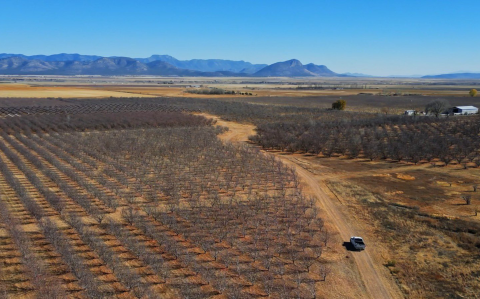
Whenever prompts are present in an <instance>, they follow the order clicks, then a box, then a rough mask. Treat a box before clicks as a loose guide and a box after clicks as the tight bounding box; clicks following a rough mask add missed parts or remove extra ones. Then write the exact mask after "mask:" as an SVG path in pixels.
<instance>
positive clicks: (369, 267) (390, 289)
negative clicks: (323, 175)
mask: <svg viewBox="0 0 480 299" xmlns="http://www.w3.org/2000/svg"><path fill="white" fill-rule="evenodd" d="M205 116H208V117H213V118H215V119H216V120H217V124H218V125H221V126H226V127H228V128H229V131H228V132H226V133H224V134H222V136H220V137H221V138H222V139H223V140H225V141H230V142H245V141H247V140H248V136H250V135H253V134H254V133H255V131H254V126H252V125H248V124H238V123H234V122H226V121H222V120H220V119H219V118H218V117H215V116H212V115H205ZM277 157H279V158H280V159H281V160H282V161H284V162H285V163H286V164H288V165H290V166H293V167H295V169H296V170H297V173H298V174H299V176H300V178H301V179H302V181H303V182H304V184H306V185H307V186H308V187H309V188H310V189H311V191H312V193H313V194H314V195H315V196H316V197H317V198H318V200H319V204H320V206H321V207H322V208H323V209H324V211H325V212H326V213H327V215H328V218H329V220H330V221H331V222H332V223H333V224H334V226H335V227H336V228H337V229H338V232H339V233H340V236H341V237H342V239H343V240H345V241H348V240H349V239H350V237H351V236H354V235H357V234H359V231H357V229H356V228H355V225H354V221H353V220H352V219H350V218H349V217H348V216H347V215H346V214H345V213H343V212H342V205H341V204H340V203H339V201H338V200H337V199H334V198H331V197H330V196H329V195H328V194H327V193H326V192H325V191H324V190H325V188H327V187H326V186H325V185H324V184H323V183H322V182H321V180H320V179H319V178H317V177H316V175H315V174H313V173H311V172H310V171H308V170H307V169H305V168H303V167H302V165H301V164H300V163H298V162H296V161H295V160H293V161H292V160H290V159H289V157H288V156H277ZM367 245H368V244H367ZM353 258H354V260H355V263H356V265H357V267H358V271H359V273H360V275H361V278H362V281H363V284H364V285H365V288H366V290H367V293H368V294H365V295H366V296H367V297H369V298H372V299H387V298H403V296H402V295H401V293H400V292H399V290H398V287H397V286H396V284H395V283H394V282H393V280H392V279H391V277H387V276H386V275H384V274H385V273H384V272H382V271H380V269H381V268H382V267H383V266H382V265H381V264H380V265H376V264H375V263H374V261H373V259H372V257H371V256H370V254H369V251H368V250H366V251H363V252H359V253H355V254H353ZM359 297H363V296H359Z"/></svg>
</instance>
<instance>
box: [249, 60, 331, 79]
mask: <svg viewBox="0 0 480 299" xmlns="http://www.w3.org/2000/svg"><path fill="white" fill-rule="evenodd" d="M254 75H255V76H259V77H335V76H337V74H336V73H334V72H332V71H331V70H329V69H328V68H327V67H326V66H324V65H315V64H313V63H309V64H307V65H303V64H302V63H301V62H300V61H299V60H298V59H290V60H287V61H283V62H277V63H274V64H271V65H269V66H267V67H265V68H263V69H261V70H260V71H258V72H256V73H255V74H254Z"/></svg>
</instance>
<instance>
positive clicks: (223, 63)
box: [0, 54, 339, 77]
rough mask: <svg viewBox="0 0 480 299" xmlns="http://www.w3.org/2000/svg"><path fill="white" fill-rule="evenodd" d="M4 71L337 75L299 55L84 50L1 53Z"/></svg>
mask: <svg viewBox="0 0 480 299" xmlns="http://www.w3.org/2000/svg"><path fill="white" fill-rule="evenodd" d="M0 74H3V75H159V76H207V77H209V76H210V77H211V76H218V77H222V76H240V77H249V76H254V77H318V76H321V77H335V76H339V75H338V74H336V73H335V72H332V71H331V70H329V69H328V68H327V67H326V66H324V65H315V64H313V63H310V64H307V65H303V64H302V63H301V62H300V61H298V60H296V59H292V60H288V61H285V62H278V63H274V64H272V65H266V64H252V63H250V62H245V61H232V60H222V59H192V60H178V59H176V58H174V57H172V56H169V55H152V56H150V57H148V58H128V57H101V56H95V55H80V54H55V55H49V56H47V55H33V56H26V55H22V54H0Z"/></svg>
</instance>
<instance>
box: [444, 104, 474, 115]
mask: <svg viewBox="0 0 480 299" xmlns="http://www.w3.org/2000/svg"><path fill="white" fill-rule="evenodd" d="M476 113H478V108H477V107H475V106H456V107H452V108H450V109H448V114H450V115H469V114H476Z"/></svg>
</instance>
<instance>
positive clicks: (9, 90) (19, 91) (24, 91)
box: [0, 84, 145, 98]
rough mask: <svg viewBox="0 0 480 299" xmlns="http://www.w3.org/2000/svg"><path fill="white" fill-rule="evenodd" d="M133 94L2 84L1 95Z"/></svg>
mask: <svg viewBox="0 0 480 299" xmlns="http://www.w3.org/2000/svg"><path fill="white" fill-rule="evenodd" d="M132 96H133V95H132V94H131V93H128V92H120V91H114V90H101V89H92V88H83V87H63V86H34V85H33V86H32V85H28V84H0V97H2V98H108V97H132ZM134 96H136V97H142V96H145V95H143V94H140V93H138V94H135V95H134Z"/></svg>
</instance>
